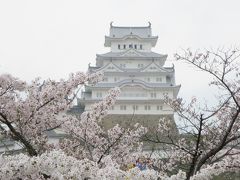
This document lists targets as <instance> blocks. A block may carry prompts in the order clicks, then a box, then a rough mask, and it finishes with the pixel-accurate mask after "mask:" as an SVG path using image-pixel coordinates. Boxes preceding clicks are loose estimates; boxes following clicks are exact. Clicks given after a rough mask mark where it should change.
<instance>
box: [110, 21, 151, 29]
mask: <svg viewBox="0 0 240 180" xmlns="http://www.w3.org/2000/svg"><path fill="white" fill-rule="evenodd" d="M113 23H114V21H111V22H110V28H114V27H116V28H151V27H152V23H151V22H150V21H148V26H114V25H113Z"/></svg>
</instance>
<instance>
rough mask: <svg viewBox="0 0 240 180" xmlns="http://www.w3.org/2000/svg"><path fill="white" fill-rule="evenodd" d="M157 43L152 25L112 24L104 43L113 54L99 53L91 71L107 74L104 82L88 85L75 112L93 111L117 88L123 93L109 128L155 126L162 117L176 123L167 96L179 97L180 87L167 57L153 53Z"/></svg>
mask: <svg viewBox="0 0 240 180" xmlns="http://www.w3.org/2000/svg"><path fill="white" fill-rule="evenodd" d="M157 40H158V36H153V35H152V29H151V24H150V23H149V25H148V26H145V27H117V26H113V25H112V23H111V25H110V33H109V35H108V36H105V43H104V46H105V47H109V48H110V52H108V53H105V54H97V57H96V65H95V66H89V68H88V71H89V72H91V73H92V72H99V71H101V72H104V80H103V81H102V82H99V83H97V84H96V85H95V86H91V85H88V86H85V90H84V92H82V96H81V98H80V99H78V106H76V107H75V108H74V109H76V108H78V111H79V110H86V111H87V110H89V107H90V105H91V104H93V103H95V102H97V101H99V100H101V99H102V98H103V97H104V96H105V95H106V94H107V91H108V90H109V89H110V88H113V87H116V86H117V87H120V89H121V94H120V97H119V98H118V100H117V102H116V104H115V106H114V107H113V108H112V110H111V111H110V112H109V115H108V116H107V117H106V118H105V119H104V121H103V124H104V126H105V127H106V128H110V127H112V126H113V125H115V124H117V123H118V124H120V125H122V126H128V125H129V124H135V123H136V122H138V123H140V124H142V125H144V126H147V127H151V126H152V127H154V126H156V124H157V123H158V121H159V119H160V118H162V117H165V118H166V119H168V120H169V121H172V122H173V124H175V122H174V119H173V113H174V112H173V110H172V109H171V108H170V107H169V106H168V105H166V104H164V102H163V98H164V96H165V95H167V96H169V97H170V98H176V97H177V94H178V91H179V89H180V86H179V85H176V84H175V72H174V67H164V64H165V61H166V59H167V55H165V54H158V53H155V52H153V51H152V48H153V47H155V45H156V43H157ZM74 109H72V110H73V111H74Z"/></svg>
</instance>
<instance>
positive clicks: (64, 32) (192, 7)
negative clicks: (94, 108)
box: [0, 0, 240, 99]
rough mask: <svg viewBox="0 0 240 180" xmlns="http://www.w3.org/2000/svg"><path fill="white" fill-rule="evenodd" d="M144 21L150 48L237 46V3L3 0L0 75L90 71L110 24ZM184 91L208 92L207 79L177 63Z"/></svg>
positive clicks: (239, 21)
mask: <svg viewBox="0 0 240 180" xmlns="http://www.w3.org/2000/svg"><path fill="white" fill-rule="evenodd" d="M111 21H114V25H116V26H118V25H119V26H147V25H148V21H150V22H151V23H152V31H153V34H154V35H158V36H159V40H158V43H157V45H156V47H155V48H154V49H153V51H155V52H158V53H162V54H168V55H169V57H168V61H169V62H168V65H171V63H175V62H174V61H172V60H173V54H174V53H175V52H179V51H180V50H181V48H188V47H190V48H192V49H201V48H217V47H219V46H225V47H230V46H237V47H239V45H240V1H239V0H86V1H83V0H68V1H67V0H65V1H62V0H41V1H36V0H28V1H27V0H21V1H20V0H0V73H11V74H13V75H15V76H17V77H19V78H21V79H24V80H27V81H30V80H31V79H33V78H35V77H38V76H40V77H42V78H44V79H46V78H53V79H59V78H62V77H67V75H68V74H69V73H70V72H76V71H86V70H87V67H88V63H91V64H92V65H94V64H95V57H96V53H98V54H100V53H105V52H107V51H109V49H108V48H104V46H103V44H104V36H105V35H107V34H108V33H109V24H110V22H111ZM175 67H176V80H177V83H178V84H181V85H182V88H181V92H180V95H181V96H184V97H190V96H194V95H196V96H201V97H203V96H206V99H208V96H210V94H211V91H209V90H208V88H207V86H206V85H207V83H208V78H207V76H204V75H202V74H201V73H199V72H196V71H192V69H191V68H189V66H187V65H183V64H180V63H175Z"/></svg>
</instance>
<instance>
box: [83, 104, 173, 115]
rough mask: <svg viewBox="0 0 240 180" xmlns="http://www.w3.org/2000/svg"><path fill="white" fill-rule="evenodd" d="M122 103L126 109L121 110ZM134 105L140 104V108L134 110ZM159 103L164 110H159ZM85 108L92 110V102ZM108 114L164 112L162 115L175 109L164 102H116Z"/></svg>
mask: <svg viewBox="0 0 240 180" xmlns="http://www.w3.org/2000/svg"><path fill="white" fill-rule="evenodd" d="M121 105H125V106H126V110H121V108H120V107H121ZM133 105H137V106H138V110H135V111H134V110H133ZM145 105H150V106H151V109H150V110H145ZM157 105H161V106H162V107H163V108H162V110H157ZM85 110H86V111H88V110H90V104H86V106H85ZM108 114H155V115H158V114H162V115H169V114H173V110H172V109H171V108H170V107H169V106H167V105H163V104H150V103H148V104H132V103H126V104H115V105H114V108H113V109H112V110H110V111H109V112H108Z"/></svg>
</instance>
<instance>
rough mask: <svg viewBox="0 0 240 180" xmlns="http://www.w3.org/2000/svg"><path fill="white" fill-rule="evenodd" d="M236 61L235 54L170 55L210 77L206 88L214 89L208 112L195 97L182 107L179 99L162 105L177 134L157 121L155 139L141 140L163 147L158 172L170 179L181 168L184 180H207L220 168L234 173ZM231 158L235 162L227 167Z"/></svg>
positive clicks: (239, 93)
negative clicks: (174, 121) (175, 119)
mask: <svg viewBox="0 0 240 180" xmlns="http://www.w3.org/2000/svg"><path fill="white" fill-rule="evenodd" d="M239 56H240V52H239V51H238V50H237V49H230V50H224V49H218V50H217V51H209V50H206V51H203V52H195V53H193V52H192V51H191V50H186V51H184V53H183V54H176V55H175V57H176V59H177V60H179V61H183V62H187V63H188V64H191V65H192V66H194V67H195V68H197V69H198V70H201V71H203V72H205V73H208V74H209V75H210V76H211V78H212V79H213V80H212V81H211V82H210V86H214V87H215V89H216V96H217V99H218V100H217V102H218V103H217V105H214V106H212V107H209V105H204V106H201V105H200V104H199V103H198V101H197V99H196V98H193V99H192V100H191V102H190V103H186V102H184V101H183V100H182V99H176V100H174V99H169V98H168V97H166V100H165V102H166V103H167V104H169V105H170V106H171V107H172V108H173V109H174V110H175V112H176V114H177V115H178V118H179V122H180V123H179V126H178V128H179V131H180V132H181V134H180V136H179V137H178V138H177V137H176V136H174V137H173V136H172V135H171V133H170V130H171V129H170V128H169V124H168V122H167V121H165V120H161V121H160V123H159V128H158V130H157V133H156V134H157V136H155V137H151V136H145V137H144V139H145V140H146V141H151V142H154V143H157V144H160V145H161V146H164V147H165V148H166V147H167V152H166V153H165V156H167V157H168V158H166V157H165V159H164V161H162V160H161V159H159V160H158V162H156V166H157V167H158V170H159V171H165V172H166V173H170V174H171V173H173V172H174V171H176V170H178V169H181V170H183V171H184V172H186V179H204V178H203V177H204V176H205V179H210V177H212V175H211V174H219V172H223V171H224V168H225V170H230V169H231V167H232V169H234V170H237V171H238V172H239V170H240V169H239V165H240V164H239V156H236V155H237V154H239V153H240V151H239V150H238V149H239V145H240V79H239V75H240V71H239V67H240V61H239V59H240V57H239ZM163 134H164V135H165V137H164V139H163V138H162V137H161V135H163ZM159 135H160V136H159ZM166 154H167V155H166ZM234 156H235V157H236V158H238V159H237V161H235V163H232V164H231V162H232V161H233V157H234ZM231 160H232V161H231ZM205 168H206V170H203V169H205ZM207 173H209V175H207ZM194 176H195V177H194Z"/></svg>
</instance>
